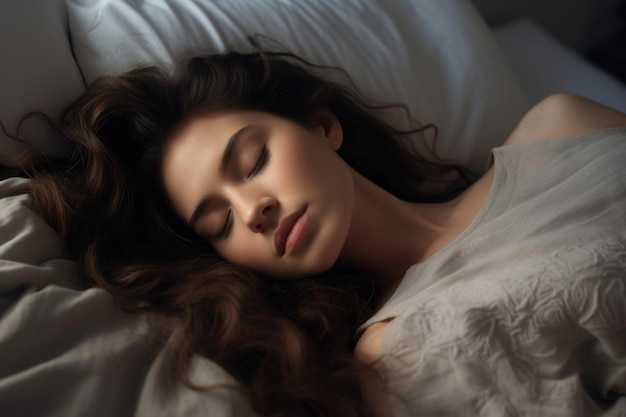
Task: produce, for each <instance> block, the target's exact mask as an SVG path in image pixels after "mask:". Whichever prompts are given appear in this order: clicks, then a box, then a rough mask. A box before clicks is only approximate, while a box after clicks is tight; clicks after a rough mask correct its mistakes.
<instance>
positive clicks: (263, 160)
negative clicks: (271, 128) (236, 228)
mask: <svg viewBox="0 0 626 417" xmlns="http://www.w3.org/2000/svg"><path fill="white" fill-rule="evenodd" d="M268 157H269V154H268V151H267V146H263V150H262V151H261V155H259V159H258V160H257V162H256V164H255V165H254V167H253V168H252V171H250V173H249V174H248V176H247V177H246V180H249V179H251V178H252V177H254V176H255V175H256V174H258V173H259V172H260V171H261V170H262V169H263V167H264V166H265V164H266V162H267V160H268ZM232 222H233V212H232V210H229V211H228V217H227V218H226V222H225V223H224V227H222V230H220V232H219V233H218V234H217V236H216V237H215V240H217V241H220V240H223V239H225V238H226V237H227V236H228V232H229V231H230V227H231V226H232Z"/></svg>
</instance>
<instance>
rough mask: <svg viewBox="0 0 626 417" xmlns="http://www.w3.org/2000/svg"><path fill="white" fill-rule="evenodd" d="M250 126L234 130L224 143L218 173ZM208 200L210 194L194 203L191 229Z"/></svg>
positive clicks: (223, 168) (229, 160)
mask: <svg viewBox="0 0 626 417" xmlns="http://www.w3.org/2000/svg"><path fill="white" fill-rule="evenodd" d="M252 127H253V125H252V124H249V125H246V126H244V127H242V128H241V129H239V130H238V131H236V132H235V133H233V134H232V136H231V137H230V138H229V139H228V143H226V147H225V148H224V152H223V153H222V159H221V160H220V167H219V172H220V174H223V173H224V172H225V171H226V168H227V167H228V165H229V164H230V162H231V161H232V159H233V154H234V152H235V146H236V145H237V142H238V141H239V139H240V138H241V136H242V135H243V133H244V132H246V131H247V130H249V129H250V128H252ZM210 201H211V197H210V196H205V197H203V198H202V200H200V202H199V203H198V204H197V205H196V208H195V209H194V211H193V213H192V214H191V218H190V219H189V227H191V228H192V229H193V228H194V226H195V225H196V222H197V221H198V219H199V218H200V216H201V215H202V212H203V211H204V210H205V209H206V207H207V206H208V205H209V203H210Z"/></svg>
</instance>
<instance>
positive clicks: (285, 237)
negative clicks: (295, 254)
mask: <svg viewBox="0 0 626 417" xmlns="http://www.w3.org/2000/svg"><path fill="white" fill-rule="evenodd" d="M306 209H307V208H306V206H305V207H303V208H302V209H300V210H298V211H296V212H294V213H292V214H290V215H288V216H287V217H285V218H284V219H283V220H282V221H281V222H280V224H279V225H278V229H276V233H274V246H276V253H277V254H278V256H283V255H284V254H285V253H286V252H291V251H293V249H294V248H295V247H296V245H297V244H298V242H299V241H300V238H301V237H302V233H303V232H304V229H305V227H306V222H307V218H308V216H307V212H306Z"/></svg>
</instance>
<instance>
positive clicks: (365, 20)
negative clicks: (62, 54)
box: [68, 0, 528, 171]
mask: <svg viewBox="0 0 626 417" xmlns="http://www.w3.org/2000/svg"><path fill="white" fill-rule="evenodd" d="M68 13H69V22H70V29H71V34H72V44H73V47H74V52H75V56H76V59H77V62H78V63H79V65H80V68H81V70H82V73H83V75H84V76H85V80H86V81H87V82H90V81H92V80H94V79H95V78H96V77H98V76H100V75H103V74H115V73H120V72H123V71H125V70H128V69H130V68H132V67H135V66H137V65H144V64H151V63H161V64H165V65H170V64H172V63H173V62H174V61H175V60H176V58H177V57H178V56H179V55H180V54H181V53H189V52H191V51H194V50H198V51H203V52H206V51H213V52H219V51H224V50H239V51H246V50H251V49H252V48H251V47H250V46H249V45H248V43H247V41H246V35H251V34H257V33H258V34H262V35H266V36H268V37H270V38H272V39H274V40H276V41H278V42H279V43H280V44H281V45H283V46H284V47H285V48H286V49H287V50H289V51H291V52H294V53H296V54H298V55H301V56H303V57H304V58H306V59H308V60H310V61H312V62H314V63H317V64H323V65H331V66H338V67H341V68H343V69H345V70H347V72H348V73H349V74H350V76H351V77H352V78H353V79H354V81H355V83H356V85H357V86H358V87H359V88H360V89H361V90H362V91H363V92H364V93H365V94H366V95H368V96H371V97H374V98H375V99H376V100H377V101H386V102H402V103H405V104H407V106H408V108H409V110H410V112H411V116H412V117H413V118H414V119H415V120H417V121H418V122H419V123H421V124H426V123H435V124H436V125H437V126H438V127H439V136H438V143H437V148H436V150H437V153H438V154H439V155H440V156H443V157H445V158H449V159H451V160H452V161H455V162H457V163H460V164H463V165H465V166H468V167H469V168H471V169H472V170H474V171H481V170H483V169H484V168H485V164H486V161H487V159H488V156H489V151H490V149H491V148H492V147H494V146H497V145H500V144H501V143H502V142H503V141H504V140H505V139H506V137H507V136H508V135H509V133H510V132H511V131H512V129H513V128H514V127H515V125H516V123H517V121H518V120H519V119H520V118H521V116H522V115H523V113H524V112H525V111H526V110H527V108H528V104H527V100H526V97H525V95H524V93H523V91H522V89H521V87H520V85H519V84H518V82H517V80H516V78H515V76H514V75H513V72H512V70H511V69H510V68H509V66H508V64H507V62H506V60H505V58H504V56H503V54H502V53H501V51H500V50H499V49H498V46H497V45H496V43H495V40H494V39H493V36H492V34H491V32H490V30H489V29H488V28H487V26H486V25H485V23H484V21H483V20H482V18H481V17H480V16H479V15H478V13H477V12H476V10H475V9H474V8H473V6H472V5H471V3H469V1H467V0H443V1H433V0H413V1H402V2H400V1H393V2H390V1H387V0H370V1H366V2H365V1H359V0H185V1H182V0H159V1H157V0H126V1H123V2H122V1H108V0H68ZM268 49H272V48H268ZM388 117H389V119H388V121H390V122H392V123H394V124H396V125H398V126H400V127H407V124H406V123H407V120H406V118H405V117H404V116H403V114H402V112H401V111H398V112H394V114H393V115H390V116H388Z"/></svg>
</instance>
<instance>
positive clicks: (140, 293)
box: [13, 50, 626, 417]
mask: <svg viewBox="0 0 626 417" xmlns="http://www.w3.org/2000/svg"><path fill="white" fill-rule="evenodd" d="M321 73H323V68H321V67H318V66H315V65H312V64H310V63H308V62H306V61H304V60H302V59H300V58H298V57H297V56H295V55H292V54H289V53H271V52H263V51H262V50H258V51H257V52H255V53H250V54H240V53H235V52H230V53H224V54H216V55H210V56H199V57H194V58H191V59H187V60H186V61H184V62H182V63H181V64H180V66H179V67H178V69H177V70H176V71H174V72H172V73H170V72H168V71H164V70H161V69H158V68H155V67H150V68H140V69H136V70H133V71H130V72H128V73H126V74H123V75H119V76H111V77H103V78H100V79H98V80H97V81H95V82H94V83H93V84H92V85H90V86H89V88H88V89H87V91H86V92H85V93H84V94H82V95H81V96H80V97H79V98H78V99H77V100H76V101H75V102H73V103H72V104H71V105H70V106H69V107H68V108H67V109H66V110H65V111H64V112H63V113H62V115H61V118H60V121H59V122H58V123H57V124H55V126H56V128H57V129H58V130H59V131H60V132H61V133H62V134H63V136H64V137H65V138H66V139H67V141H68V143H69V144H70V146H71V149H72V153H71V156H70V157H68V158H67V159H56V160H54V159H51V158H49V157H48V158H44V157H42V156H39V155H37V154H36V153H35V152H34V151H30V152H27V153H24V154H23V155H22V156H21V157H20V159H19V160H18V161H17V162H18V163H19V168H18V169H16V170H13V174H18V175H27V176H28V177H30V178H32V180H31V194H32V198H33V205H34V207H35V208H36V209H37V210H38V211H39V212H40V213H41V214H42V215H43V216H44V217H45V219H46V220H47V221H48V222H49V223H50V224H51V225H52V226H53V227H54V228H55V229H56V230H57V231H58V232H59V233H60V234H61V235H62V236H63V237H64V239H65V240H66V242H67V244H68V246H69V248H70V249H71V250H72V251H73V253H74V254H75V256H76V257H77V259H78V260H79V261H80V263H81V264H82V266H83V269H84V271H85V278H86V280H87V282H88V283H90V284H91V285H96V286H100V287H103V288H105V289H107V290H108V291H109V292H110V293H111V294H112V295H113V296H114V297H115V299H116V300H117V301H118V302H119V304H120V305H121V306H122V307H123V308H125V309H127V310H131V311H136V312H147V313H150V314H152V315H154V316H156V317H160V318H161V319H162V321H164V322H167V323H169V325H170V326H171V338H170V340H169V346H170V352H171V360H172V364H173V366H174V369H176V370H177V373H178V375H179V377H180V378H182V380H183V381H184V382H186V383H187V384H189V385H191V383H190V382H189V381H188V379H187V377H186V375H187V370H188V366H189V364H190V361H191V358H192V357H193V356H194V355H202V356H205V357H207V358H209V359H211V360H213V361H215V362H217V363H218V364H220V365H221V366H222V367H224V368H225V369H226V370H228V371H229V372H230V373H231V374H232V375H233V376H234V377H235V378H236V379H237V380H238V382H239V383H240V384H241V387H242V389H243V390H244V391H245V392H246V394H247V398H248V399H249V401H250V403H251V405H252V406H253V408H254V410H255V411H256V412H257V413H258V414H259V415H261V416H346V417H347V416H362V415H370V416H373V415H380V416H415V415H424V416H444V415H445V416H450V415H476V416H509V415H511V416H513V415H515V416H518V415H532V416H541V415H549V416H592V415H593V416H596V415H606V416H609V415H618V414H620V413H622V414H624V413H626V398H624V396H623V394H626V303H625V302H624V300H625V299H626V214H625V213H626V165H624V161H626V115H624V114H622V113H620V112H618V111H615V110H612V109H609V108H607V107H604V106H602V105H600V104H597V103H594V102H591V101H589V100H586V99H583V98H579V97H575V96H572V95H567V94H558V95H554V96H550V97H548V98H546V99H545V100H543V101H542V102H540V103H539V104H537V105H536V106H535V107H534V108H532V109H531V110H530V111H529V112H528V114H527V115H526V116H525V117H524V118H523V119H522V120H521V121H520V122H519V124H518V126H517V127H516V129H515V130H514V131H513V132H512V133H511V135H510V137H509V138H508V139H506V142H505V143H504V145H503V146H501V147H498V148H495V149H494V150H493V151H492V153H491V158H490V160H489V161H485V166H486V167H487V166H488V169H487V170H486V172H484V174H482V176H480V177H478V178H473V177H472V176H471V175H470V173H467V172H465V171H464V170H463V168H461V167H457V166H453V165H449V164H445V163H441V162H437V159H435V158H433V157H432V155H423V156H419V155H417V154H415V153H409V152H408V151H407V149H406V147H405V146H404V145H403V142H402V141H403V140H406V139H407V138H408V137H410V136H411V137H412V138H413V140H417V139H418V138H419V137H421V135H425V134H428V133H430V132H435V133H436V129H435V128H433V127H432V126H425V127H419V128H416V129H414V130H408V131H403V130H399V129H397V128H394V127H393V126H390V125H389V124H387V123H386V122H385V121H384V120H383V118H382V110H385V108H386V107H385V106H380V105H374V104H371V103H369V102H368V101H367V100H365V99H364V98H363V96H362V95H361V94H359V93H358V92H357V90H355V89H349V88H347V87H345V86H342V85H340V84H338V83H335V82H332V81H329V80H327V79H325V78H324V77H322V76H320V75H319V74H321ZM433 161H435V162H433ZM195 388H196V389H207V390H210V389H216V388H219V387H195ZM620 415H621V414H620Z"/></svg>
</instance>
